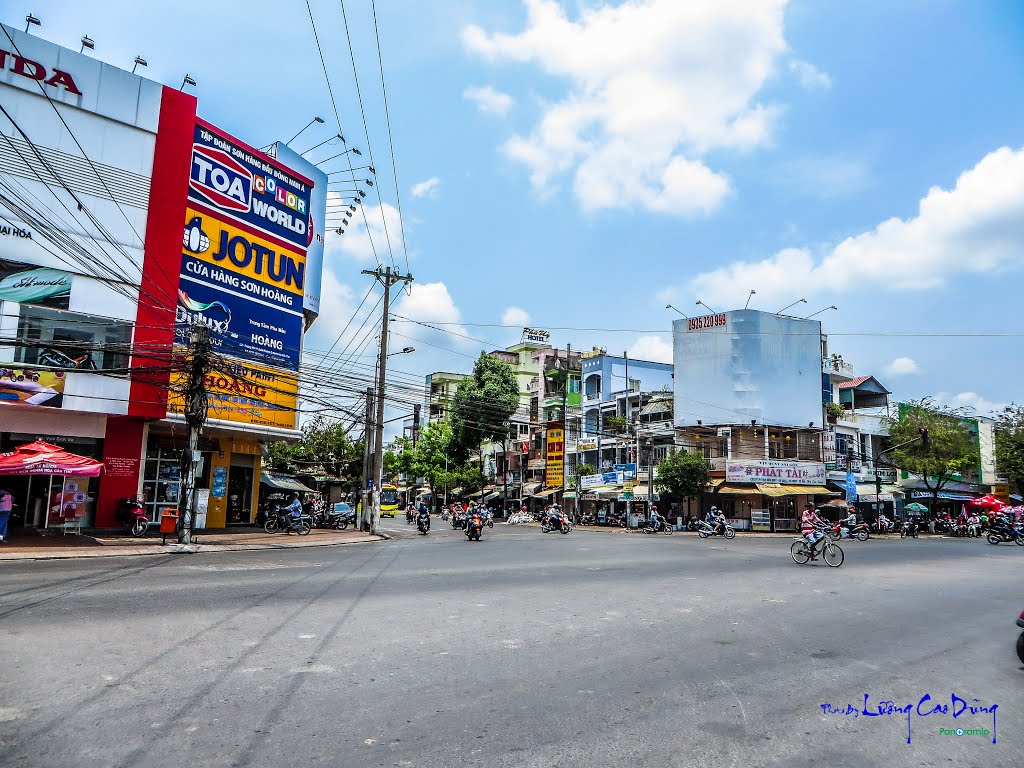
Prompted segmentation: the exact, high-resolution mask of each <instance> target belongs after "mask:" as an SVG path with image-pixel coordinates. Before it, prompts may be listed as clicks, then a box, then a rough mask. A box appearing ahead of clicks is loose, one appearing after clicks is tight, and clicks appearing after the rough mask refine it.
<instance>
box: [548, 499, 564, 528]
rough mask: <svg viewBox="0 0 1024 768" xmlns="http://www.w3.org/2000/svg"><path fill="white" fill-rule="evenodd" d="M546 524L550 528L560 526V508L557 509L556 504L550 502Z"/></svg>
mask: <svg viewBox="0 0 1024 768" xmlns="http://www.w3.org/2000/svg"><path fill="white" fill-rule="evenodd" d="M548 525H549V526H550V527H551V528H561V527H562V510H561V509H559V507H558V505H557V504H552V505H551V506H550V507H549V508H548Z"/></svg>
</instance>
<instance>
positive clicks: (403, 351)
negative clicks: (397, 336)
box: [387, 347, 416, 357]
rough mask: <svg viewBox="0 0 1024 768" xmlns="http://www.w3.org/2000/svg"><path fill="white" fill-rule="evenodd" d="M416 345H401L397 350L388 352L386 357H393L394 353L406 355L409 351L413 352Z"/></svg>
mask: <svg viewBox="0 0 1024 768" xmlns="http://www.w3.org/2000/svg"><path fill="white" fill-rule="evenodd" d="M415 351H416V347H402V349H400V350H399V351H398V352H388V355H387V356H388V357H394V356H395V355H408V354H409V353H410V352H415Z"/></svg>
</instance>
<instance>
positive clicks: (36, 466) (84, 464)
mask: <svg viewBox="0 0 1024 768" xmlns="http://www.w3.org/2000/svg"><path fill="white" fill-rule="evenodd" d="M102 471H103V463H102V462H99V461H94V460H93V459H90V458H88V457H87V456H79V455H78V454H77V453H69V452H68V451H65V450H64V449H62V448H58V447H57V446H56V445H50V444H49V443H44V442H42V441H41V440H37V441H36V442H34V443H26V444H25V445H19V446H18V447H17V448H15V449H14V450H13V451H11V452H10V453H0V475H83V476H85V477H99V475H100V472H102Z"/></svg>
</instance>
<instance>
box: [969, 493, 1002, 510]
mask: <svg viewBox="0 0 1024 768" xmlns="http://www.w3.org/2000/svg"><path fill="white" fill-rule="evenodd" d="M967 506H969V507H983V508H984V509H990V510H993V511H994V512H998V511H999V510H1001V509H1003V507H1006V506H1009V505H1008V504H1007V503H1006V502H1005V501H1000V500H999V499H997V498H996V497H995V496H991V495H985V496H981V497H979V498H977V499H972V500H971V501H968V502H967Z"/></svg>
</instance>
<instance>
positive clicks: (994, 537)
mask: <svg viewBox="0 0 1024 768" xmlns="http://www.w3.org/2000/svg"><path fill="white" fill-rule="evenodd" d="M986 538H987V539H988V543H989V544H1000V543H1002V542H1004V541H1012V542H1014V543H1015V544H1017V545H1019V546H1021V547H1024V533H1021V531H1020V530H1019V529H1017V528H1014V527H1012V526H1005V525H997V526H993V527H992V530H990V531H989V532H988V536H987V537H986Z"/></svg>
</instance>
